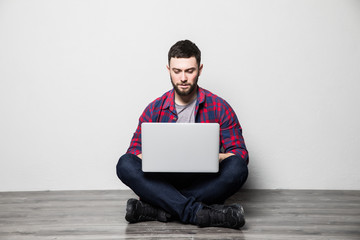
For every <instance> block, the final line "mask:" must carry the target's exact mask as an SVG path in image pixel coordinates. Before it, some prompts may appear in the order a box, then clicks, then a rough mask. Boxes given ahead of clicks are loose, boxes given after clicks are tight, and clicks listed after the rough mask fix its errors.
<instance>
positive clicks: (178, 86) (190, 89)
mask: <svg viewBox="0 0 360 240" xmlns="http://www.w3.org/2000/svg"><path fill="white" fill-rule="evenodd" d="M169 65H170V66H167V69H168V70H169V73H170V78H171V83H172V85H173V87H174V89H175V91H176V93H177V94H178V95H180V96H189V95H191V94H193V93H194V91H195V90H196V87H197V82H198V78H199V76H200V74H201V70H202V65H201V66H200V67H199V66H198V64H197V62H196V58H195V57H190V58H171V59H170V64H169Z"/></svg>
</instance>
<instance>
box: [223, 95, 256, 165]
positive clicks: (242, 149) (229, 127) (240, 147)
mask: <svg viewBox="0 0 360 240" xmlns="http://www.w3.org/2000/svg"><path fill="white" fill-rule="evenodd" d="M220 112H221V115H220V141H221V146H222V148H223V149H224V152H225V153H234V154H235V155H237V156H239V157H241V158H242V159H244V160H245V161H246V162H248V161H249V156H248V151H247V149H246V146H245V141H244V138H243V135H242V128H241V126H240V123H239V121H238V118H237V116H236V114H235V112H234V110H233V109H232V108H231V106H230V105H229V104H228V103H227V102H226V101H225V100H224V103H223V106H222V110H221V111H220Z"/></svg>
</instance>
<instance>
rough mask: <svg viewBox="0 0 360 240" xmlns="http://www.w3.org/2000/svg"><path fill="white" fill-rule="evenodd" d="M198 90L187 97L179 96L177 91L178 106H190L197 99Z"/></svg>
mask: <svg viewBox="0 0 360 240" xmlns="http://www.w3.org/2000/svg"><path fill="white" fill-rule="evenodd" d="M197 89H198V88H197V87H196V88H195V89H194V91H193V92H192V93H190V94H189V95H186V96H181V95H178V94H177V93H176V91H175V103H176V104H178V105H188V104H189V103H191V102H192V101H193V100H194V99H195V98H196V97H197Z"/></svg>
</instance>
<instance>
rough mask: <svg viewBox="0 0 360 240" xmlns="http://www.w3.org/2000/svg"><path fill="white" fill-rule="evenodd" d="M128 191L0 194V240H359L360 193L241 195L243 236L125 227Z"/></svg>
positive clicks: (155, 225) (151, 225)
mask: <svg viewBox="0 0 360 240" xmlns="http://www.w3.org/2000/svg"><path fill="white" fill-rule="evenodd" d="M131 197H135V195H134V194H133V193H132V192H131V191H124V190H123V191H54V192H2V193H0V239H1V240H13V239H19V240H22V239H36V240H42V239H72V240H73V239H97V240H102V239H169V238H174V239H287V240H288V239H291V240H293V239H336V240H342V239H356V240H359V239H360V191H314V190H243V191H241V192H239V193H237V194H236V195H235V196H234V197H232V198H231V199H229V202H240V203H242V204H243V206H244V208H245V213H246V221H247V223H246V225H245V227H244V228H243V229H242V230H233V229H225V228H198V227H196V226H192V225H184V224H181V223H177V222H171V223H160V222H143V223H137V224H128V223H127V222H126V221H125V219H124V216H125V205H126V201H127V199H128V198H131Z"/></svg>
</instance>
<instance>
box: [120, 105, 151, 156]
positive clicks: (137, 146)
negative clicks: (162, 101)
mask: <svg viewBox="0 0 360 240" xmlns="http://www.w3.org/2000/svg"><path fill="white" fill-rule="evenodd" d="M152 111H153V103H150V104H149V105H148V106H147V107H146V108H145V110H144V111H143V113H142V114H141V116H140V118H139V123H138V126H137V128H136V131H135V133H134V135H133V137H132V139H131V141H130V146H129V148H128V150H127V151H126V153H132V154H134V155H139V154H140V153H141V124H142V123H143V122H151V113H152Z"/></svg>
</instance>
